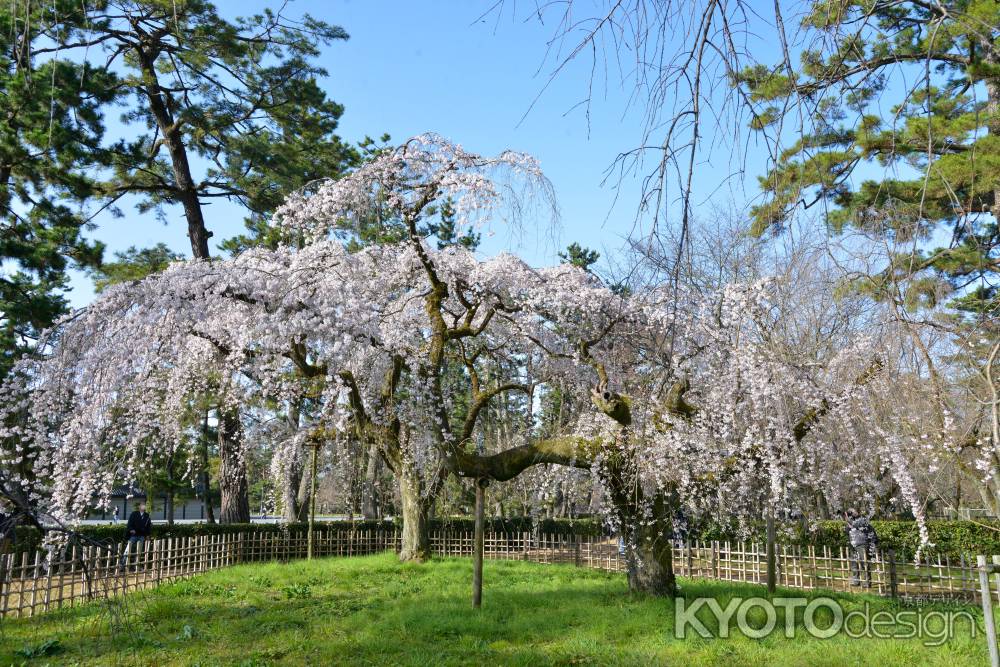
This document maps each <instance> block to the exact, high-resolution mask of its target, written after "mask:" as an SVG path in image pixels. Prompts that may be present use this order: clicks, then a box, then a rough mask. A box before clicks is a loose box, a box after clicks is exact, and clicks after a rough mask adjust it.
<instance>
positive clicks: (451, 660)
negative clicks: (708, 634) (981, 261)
mask: <svg viewBox="0 0 1000 667" xmlns="http://www.w3.org/2000/svg"><path fill="white" fill-rule="evenodd" d="M471 575H472V565H471V562H470V561H469V560H467V559H453V558H448V559H443V560H435V561H432V562H430V563H426V564H422V565H421V564H400V563H399V562H397V560H396V558H395V556H394V555H392V554H382V555H377V556H369V557H362V558H329V559H320V560H315V561H313V562H305V561H299V562H293V563H290V564H284V565H282V564H277V563H271V564H256V565H244V566H238V567H232V568H228V569H225V570H218V571H215V572H210V573H207V574H204V575H201V576H198V577H195V578H192V579H188V580H185V581H180V582H175V583H173V584H168V585H164V586H161V587H160V588H158V589H155V590H151V591H146V592H143V593H137V594H133V595H131V596H129V597H128V598H127V602H126V603H125V605H127V606H126V607H122V606H121V603H114V604H112V605H111V606H109V604H108V603H93V604H90V605H87V606H84V607H78V608H75V609H71V610H61V611H58V612H54V613H50V614H47V615H43V616H39V617H37V618H34V619H22V620H5V621H2V622H0V623H2V628H0V665H8V664H15V665H20V664H27V665H44V664H51V665H61V664H66V665H73V664H81V665H202V666H208V665H226V666H229V665H240V666H244V667H262V666H265V665H327V664H392V665H396V664H414V665H431V664H433V665H438V664H445V665H466V664H480V665H482V664H514V665H545V664H597V665H614V664H635V665H649V664H683V665H685V667H692V666H694V665H831V666H832V665H836V666H838V667H839V666H841V665H878V666H879V667H888V666H890V665H941V666H948V667H952V666H958V665H977V666H978V665H983V664H987V659H988V658H987V651H986V642H985V639H984V637H983V635H982V632H981V631H980V632H979V633H978V634H977V636H976V637H970V633H969V628H968V624H966V623H959V624H957V626H956V627H957V628H958V630H959V632H958V633H957V636H955V637H952V638H950V639H949V640H948V641H946V642H945V643H944V644H943V645H941V646H937V647H928V646H925V645H924V643H923V642H924V640H922V639H908V640H904V639H874V638H860V639H852V638H850V637H848V636H846V635H844V634H843V633H841V634H838V635H836V636H834V637H833V638H830V639H818V638H815V637H812V636H810V635H809V634H808V633H806V632H805V631H804V628H803V627H802V618H801V614H802V610H801V609H800V610H799V613H798V615H797V628H796V636H795V638H792V639H788V638H786V637H785V636H784V634H783V632H781V629H783V627H784V621H783V620H782V618H781V617H779V619H778V624H777V625H778V628H779V630H776V631H775V632H774V633H772V634H771V635H770V636H768V637H766V638H764V639H750V638H746V637H744V636H742V635H740V634H739V633H738V632H737V633H735V634H734V635H733V636H731V637H729V638H726V639H721V638H710V639H704V638H701V637H697V636H691V635H689V636H688V637H687V638H685V639H676V638H675V637H674V602H673V601H671V600H662V599H651V598H642V597H634V596H631V595H630V594H629V593H628V590H627V586H626V582H625V578H624V576H623V575H620V574H609V573H604V572H599V571H593V570H586V569H580V568H575V567H573V566H569V565H566V566H563V565H538V564H533V563H523V562H492V561H491V562H487V564H486V574H485V591H484V601H483V609H482V610H480V611H478V612H475V611H473V610H472V608H471V602H470V581H471ZM681 584H682V589H683V593H684V596H685V598H686V600H687V601H693V600H694V599H695V598H698V597H707V596H711V597H714V598H715V599H716V600H718V602H719V604H720V605H721V606H722V607H723V608H725V607H726V605H727V604H728V602H729V600H730V599H732V598H733V597H742V598H750V597H754V596H761V595H763V589H762V588H761V587H759V586H752V585H743V584H733V583H730V582H716V581H705V580H683V581H682V582H681ZM782 594H784V595H789V596H799V595H802V593H801V592H798V591H790V590H789V591H779V595H782ZM816 595H819V594H816ZM830 596H831V597H834V598H835V599H836V600H838V601H839V602H840V603H841V604H843V605H844V607H845V612H846V611H850V610H852V609H863V608H864V607H865V605H866V604H867V605H868V608H869V610H870V611H881V610H885V611H890V612H892V611H898V610H899V609H901V607H898V606H897V605H894V604H893V603H891V602H890V601H887V600H882V599H879V598H876V597H870V596H849V595H839V594H830ZM938 609H940V610H954V609H966V608H956V607H943V606H942V607H938ZM968 609H969V610H970V611H972V612H973V613H975V610H974V609H973V608H968ZM755 611H760V610H755ZM701 616H702V615H701V614H699V617H701ZM976 618H977V619H978V620H979V621H980V622H981V620H982V617H981V615H976ZM755 623H757V624H758V625H759V624H761V623H762V621H761V620H760V619H757V620H755ZM112 624H116V625H117V626H118V627H117V628H112ZM706 625H708V626H710V629H714V626H713V624H712V623H711V622H708V623H706Z"/></svg>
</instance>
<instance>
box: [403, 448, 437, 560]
mask: <svg viewBox="0 0 1000 667" xmlns="http://www.w3.org/2000/svg"><path fill="white" fill-rule="evenodd" d="M398 477H399V497H400V501H401V502H400V504H401V505H402V508H401V509H402V514H403V535H402V540H403V544H402V548H401V550H400V552H399V560H401V561H404V562H405V561H421V562H422V561H425V560H428V559H429V558H430V557H431V536H430V509H431V505H432V504H433V499H432V498H428V497H427V496H426V495H425V494H424V493H423V491H424V488H423V481H422V480H421V478H420V474H419V473H418V472H417V471H416V469H414V468H413V466H412V464H410V465H407V464H405V463H404V464H403V465H401V466H399V475H398Z"/></svg>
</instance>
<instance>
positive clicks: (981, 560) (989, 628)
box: [976, 556, 1000, 667]
mask: <svg viewBox="0 0 1000 667" xmlns="http://www.w3.org/2000/svg"><path fill="white" fill-rule="evenodd" d="M976 564H977V565H978V566H979V595H980V597H981V598H982V603H983V627H984V628H985V629H986V644H987V647H988V648H989V651H990V665H991V667H1000V652H998V651H997V628H996V621H995V620H994V619H993V591H992V590H990V575H989V571H990V568H989V567H987V565H986V556H976Z"/></svg>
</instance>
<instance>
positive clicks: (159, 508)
mask: <svg viewBox="0 0 1000 667" xmlns="http://www.w3.org/2000/svg"><path fill="white" fill-rule="evenodd" d="M110 500H111V507H110V509H108V510H91V511H90V513H89V514H88V515H87V518H88V519H97V520H102V521H113V520H115V519H116V518H117V520H118V521H128V515H129V514H130V513H131V512H132V511H133V510H134V509H135V508H136V505H138V504H139V503H140V502H146V511H148V512H149V516H150V517H151V518H152V519H153V521H166V519H167V502H166V501H167V497H166V494H163V495H159V496H154V497H153V499H152V500H149V499H148V498H147V497H146V492H145V491H143V490H142V489H141V488H139V487H138V486H134V485H132V486H130V485H128V484H123V485H121V486H116V487H114V488H113V489H112V490H111V499H110ZM218 511H219V509H218V508H216V512H218ZM204 518H205V501H204V499H202V498H181V497H180V496H174V520H175V521H177V520H185V519H193V520H196V521H197V520H203V519H204Z"/></svg>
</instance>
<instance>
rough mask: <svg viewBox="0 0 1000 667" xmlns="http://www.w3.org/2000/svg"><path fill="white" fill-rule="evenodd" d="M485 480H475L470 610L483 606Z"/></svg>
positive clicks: (486, 482)
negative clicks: (474, 530) (474, 527)
mask: <svg viewBox="0 0 1000 667" xmlns="http://www.w3.org/2000/svg"><path fill="white" fill-rule="evenodd" d="M488 484H489V482H488V481H487V480H486V479H482V478H480V479H477V480H476V533H475V538H474V544H473V549H472V608H473V609H479V608H480V607H482V606H483V543H484V535H483V532H484V528H485V526H484V524H485V516H484V515H485V513H486V486H487V485H488Z"/></svg>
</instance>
